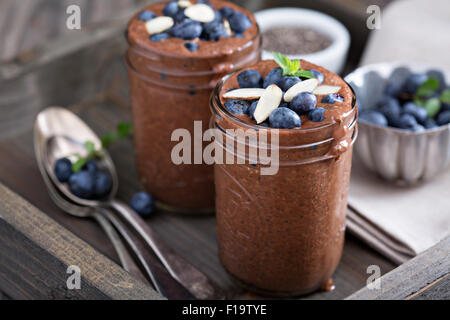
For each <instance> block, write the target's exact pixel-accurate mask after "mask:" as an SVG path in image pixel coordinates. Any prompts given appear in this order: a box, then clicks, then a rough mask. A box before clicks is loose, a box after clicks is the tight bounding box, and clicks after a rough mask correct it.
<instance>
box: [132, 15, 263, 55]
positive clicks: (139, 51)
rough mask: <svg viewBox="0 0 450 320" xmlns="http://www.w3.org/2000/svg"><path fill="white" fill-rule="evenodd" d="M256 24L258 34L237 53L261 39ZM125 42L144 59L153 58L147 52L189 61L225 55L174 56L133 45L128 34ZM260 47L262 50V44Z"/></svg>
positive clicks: (154, 49) (240, 47)
mask: <svg viewBox="0 0 450 320" xmlns="http://www.w3.org/2000/svg"><path fill="white" fill-rule="evenodd" d="M255 24H256V32H255V34H254V36H253V37H252V38H250V39H248V41H247V42H246V43H245V45H243V46H239V47H238V48H237V49H236V51H241V50H243V49H245V48H247V47H248V46H251V45H252V43H253V42H254V41H255V40H257V39H258V38H261V29H260V27H259V25H258V23H256V22H255ZM125 40H126V41H127V44H128V48H130V49H132V50H134V51H135V52H136V53H137V54H138V55H140V56H142V57H144V58H151V57H150V56H148V55H145V52H152V53H155V54H158V55H161V56H166V57H169V58H174V59H186V58H188V59H193V60H200V59H214V58H217V57H220V56H222V55H223V53H221V54H215V55H204V56H192V57H189V56H185V55H177V54H173V53H168V52H164V51H160V50H156V48H154V47H151V46H149V47H143V46H139V45H138V44H137V43H135V44H133V43H132V42H131V40H130V38H129V35H128V32H125ZM219 41H220V40H219ZM259 47H260V48H261V43H260V45H259ZM149 49H151V50H149Z"/></svg>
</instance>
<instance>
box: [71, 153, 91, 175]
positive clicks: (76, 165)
mask: <svg viewBox="0 0 450 320" xmlns="http://www.w3.org/2000/svg"><path fill="white" fill-rule="evenodd" d="M87 161H88V158H87V157H80V158H78V160H77V161H75V163H74V164H73V165H72V171H73V172H75V173H76V172H78V171H80V170H81V168H83V167H84V165H85V164H86V162H87Z"/></svg>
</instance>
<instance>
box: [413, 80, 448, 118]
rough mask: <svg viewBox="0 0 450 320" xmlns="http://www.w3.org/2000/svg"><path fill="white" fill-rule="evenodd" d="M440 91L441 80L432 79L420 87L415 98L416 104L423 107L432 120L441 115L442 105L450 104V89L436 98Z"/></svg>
mask: <svg viewBox="0 0 450 320" xmlns="http://www.w3.org/2000/svg"><path fill="white" fill-rule="evenodd" d="M438 90H439V80H438V79H436V78H434V77H430V78H428V79H427V80H426V81H425V82H424V83H422V84H421V85H420V86H419V88H418V89H417V91H416V94H415V95H414V98H413V101H414V103H415V104H416V105H418V106H421V107H423V108H424V109H425V110H426V111H427V114H428V117H430V118H434V117H435V116H436V115H437V114H438V113H439V111H440V110H441V104H442V103H450V89H445V90H444V91H442V93H441V94H440V96H439V97H436V96H435V94H436V93H437V91H438Z"/></svg>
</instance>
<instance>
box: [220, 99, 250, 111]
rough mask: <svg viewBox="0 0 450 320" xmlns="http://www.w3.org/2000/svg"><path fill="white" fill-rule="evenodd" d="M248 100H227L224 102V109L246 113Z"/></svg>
mask: <svg viewBox="0 0 450 320" xmlns="http://www.w3.org/2000/svg"><path fill="white" fill-rule="evenodd" d="M248 108H249V105H248V102H247V101H245V100H235V99H233V100H228V101H227V102H225V109H227V110H228V111H230V112H231V113H232V114H248Z"/></svg>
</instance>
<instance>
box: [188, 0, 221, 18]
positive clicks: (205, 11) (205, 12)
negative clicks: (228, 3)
mask: <svg viewBox="0 0 450 320" xmlns="http://www.w3.org/2000/svg"><path fill="white" fill-rule="evenodd" d="M184 15H185V16H186V17H188V18H189V19H192V20H195V21H198V22H203V23H208V22H211V21H213V20H214V18H215V17H216V14H215V13H214V10H213V9H212V8H211V7H210V6H208V5H206V4H203V3H199V4H195V5H193V6H190V7H189V8H186V10H185V11H184Z"/></svg>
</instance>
